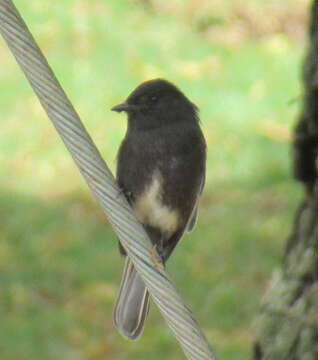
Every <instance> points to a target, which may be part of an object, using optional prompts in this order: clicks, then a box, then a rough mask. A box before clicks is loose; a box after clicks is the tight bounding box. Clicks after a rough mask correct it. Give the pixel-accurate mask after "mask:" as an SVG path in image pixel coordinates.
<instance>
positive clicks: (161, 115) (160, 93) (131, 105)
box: [112, 79, 198, 128]
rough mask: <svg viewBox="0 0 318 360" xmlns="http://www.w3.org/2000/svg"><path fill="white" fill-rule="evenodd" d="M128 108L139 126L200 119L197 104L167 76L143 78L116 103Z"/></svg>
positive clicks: (130, 119) (118, 107)
mask: <svg viewBox="0 0 318 360" xmlns="http://www.w3.org/2000/svg"><path fill="white" fill-rule="evenodd" d="M112 110H113V111H117V112H121V111H124V112H126V113H127V114H128V121H129V122H130V123H133V124H134V126H137V127H138V128H140V127H141V128H154V127H159V126H164V125H168V124H171V123H173V122H176V121H186V120H187V119H188V118H189V121H197V111H198V109H197V107H196V106H195V105H194V104H193V103H192V102H191V101H189V100H188V99H187V98H186V96H185V95H184V94H183V93H182V92H181V91H180V90H179V89H178V88H177V87H176V86H175V85H173V84H172V83H170V82H168V81H166V80H163V79H154V80H149V81H145V82H143V83H142V84H141V85H139V86H138V87H137V88H136V89H135V90H134V91H133V92H132V93H131V94H130V95H129V97H128V98H127V100H126V101H125V102H124V103H122V104H119V105H117V106H114V107H113V108H112Z"/></svg>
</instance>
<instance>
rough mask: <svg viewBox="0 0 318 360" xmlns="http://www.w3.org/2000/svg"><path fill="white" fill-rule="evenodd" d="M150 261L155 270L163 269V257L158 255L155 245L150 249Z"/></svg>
mask: <svg viewBox="0 0 318 360" xmlns="http://www.w3.org/2000/svg"><path fill="white" fill-rule="evenodd" d="M151 260H152V261H153V263H154V264H155V267H156V268H157V269H160V270H163V269H164V268H165V266H164V263H163V257H162V255H161V254H160V252H159V249H158V247H157V245H154V246H153V247H152V249H151Z"/></svg>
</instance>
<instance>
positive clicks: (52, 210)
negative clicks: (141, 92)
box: [0, 0, 308, 360]
mask: <svg viewBox="0 0 318 360" xmlns="http://www.w3.org/2000/svg"><path fill="white" fill-rule="evenodd" d="M292 4H293V6H291V5H292ZM16 5H17V7H18V8H19V9H20V10H21V12H22V13H23V15H24V17H25V19H26V21H27V23H28V24H29V26H30V29H31V31H32V32H33V34H34V36H35V38H36V39H37V40H38V41H39V43H40V46H41V48H42V49H43V50H44V52H45V54H46V56H47V57H48V59H49V62H50V64H51V65H52V67H53V69H54V71H55V72H56V74H57V76H58V78H59V79H60V81H61V83H62V85H63V86H64V87H65V90H66V92H67V93H68V94H69V96H70V98H71V99H72V101H73V103H74V105H75V107H76V108H77V110H78V111H79V113H80V115H81V117H82V119H83V121H84V123H85V125H86V126H87V128H88V130H89V132H90V133H91V135H92V137H93V139H94V140H95V141H96V143H97V145H98V147H99V148H100V150H101V152H102V154H103V156H104V157H105V159H106V161H107V162H108V164H109V166H110V167H111V169H112V170H114V169H115V160H116V152H117V149H118V146H119V144H120V141H121V139H122V137H123V136H124V133H125V126H126V121H125V120H124V118H123V117H119V116H118V115H116V114H113V113H112V112H111V111H109V109H110V108H111V106H112V105H114V104H117V103H118V102H120V101H122V100H123V99H124V98H125V97H126V96H127V95H128V93H129V92H130V91H131V90H132V89H133V88H134V87H135V86H136V85H138V84H139V83H140V82H141V81H144V80H146V79H149V78H153V77H164V78H167V79H169V80H170V81H172V82H175V83H176V84H178V85H179V86H180V87H181V88H182V89H183V91H184V92H185V93H186V94H187V95H188V96H189V97H190V98H191V99H192V100H193V101H194V102H195V103H196V104H197V105H198V106H199V108H200V109H201V122H202V127H203V130H204V133H205V136H206V138H207V142H208V147H209V152H208V174H207V184H206V189H205V192H204V195H203V197H202V201H201V206H200V219H199V222H198V225H197V227H196V229H195V231H194V232H193V233H191V234H190V235H188V236H187V237H186V238H185V239H184V241H183V242H182V244H180V246H179V247H178V250H177V251H176V253H175V254H174V256H173V258H172V259H171V261H170V265H169V270H170V272H171V274H172V276H173V278H174V279H175V281H176V283H177V285H178V288H179V289H180V290H181V292H182V294H183V295H184V297H185V299H186V300H187V301H188V303H189V304H191V307H192V309H193V312H194V314H195V316H196V317H197V319H198V321H199V322H200V324H201V325H202V327H203V329H204V331H205V332H206V334H207V336H208V339H209V340H210V342H211V344H212V345H213V346H214V347H215V348H216V350H217V353H218V354H219V355H220V358H221V359H223V360H224V359H225V360H232V359H233V360H234V359H235V360H240V359H246V358H247V356H248V353H249V351H250V350H249V348H250V343H251V339H252V335H253V332H254V330H253V325H252V320H253V317H254V316H255V314H256V312H257V309H258V306H259V303H260V300H261V296H262V295H263V294H264V291H265V289H266V286H267V285H268V281H269V279H270V275H271V272H272V271H273V270H274V269H275V268H277V267H278V266H279V264H280V260H281V254H282V249H283V245H284V242H285V240H286V237H287V236H288V234H289V232H290V228H291V224H292V219H293V214H294V212H295V209H296V206H297V203H298V202H299V199H300V197H301V189H300V188H299V186H298V185H297V184H296V183H295V182H294V180H293V179H292V178H291V170H290V162H291V161H290V160H291V153H290V139H291V133H292V128H293V124H294V122H295V119H296V115H297V113H298V112H299V108H300V104H301V102H300V98H301V87H300V81H299V78H300V64H301V59H302V53H303V51H304V45H303V44H304V40H305V35H304V33H305V27H306V17H305V9H306V7H307V5H308V1H306V0H297V1H293V2H291V0H286V1H280V2H277V1H276V2H274V1H268V2H266V3H265V2H261V1H257V0H249V1H245V2H242V1H238V0H231V1H230V0H228V1H227V2H224V1H221V0H214V1H213V2H207V1H204V0H192V1H190V0H188V1H185V0H184V1H177V0H174V1H171V2H169V3H167V4H166V5H162V3H161V2H159V1H128V0H122V1H116V0H112V1H108V2H103V1H100V0H93V1H91V2H89V3H88V2H85V1H83V0H68V1H63V2H46V3H43V2H41V1H39V0H36V1H35V0H34V1H32V2H27V1H26V0H17V1H16ZM268 13H270V14H271V17H270V19H269V18H268V17H267V16H266V15H267V14H268ZM0 52H1V54H2V57H1V64H2V66H1V67H0V106H1V114H2V122H1V124H2V128H1V132H0V144H1V152H0V166H1V169H2V171H1V172H0V184H1V188H0V218H1V225H2V226H1V228H0V293H1V295H0V318H1V326H0V356H1V359H3V360H23V359H35V360H36V359H47V360H49V359H56V358H62V359H74V358H75V359H89V360H99V359H114V360H116V359H118V360H124V359H131V360H133V359H139V360H157V359H162V358H167V359H177V358H183V357H182V354H181V351H180V350H179V348H178V346H177V344H176V342H175V340H174V339H173V338H172V336H171V333H170V332H169V330H168V329H167V328H166V325H165V324H164V322H163V320H162V319H161V317H160V314H159V313H158V312H157V310H156V309H155V307H154V306H153V307H152V309H151V314H150V317H149V321H148V322H147V326H146V330H145V332H144V334H143V336H142V338H141V339H140V340H139V341H138V342H134V343H130V342H127V341H126V340H124V339H122V338H121V337H120V336H119V335H118V334H117V333H116V331H115V330H114V328H113V326H112V319H111V313H112V307H113V304H114V300H115V296H116V291H117V288H118V284H119V280H120V272H121V267H122V264H121V260H120V259H119V255H118V254H117V243H116V237H115V235H114V234H113V232H112V230H111V228H110V226H109V225H108V224H107V222H106V220H105V219H104V217H103V215H102V213H101V211H100V209H99V208H98V206H97V205H96V203H95V202H94V200H93V199H92V198H91V196H90V194H89V191H88V189H87V188H86V185H85V184H84V182H83V180H82V179H81V177H80V176H79V173H78V171H77V169H76V168H75V166H74V164H73V163H72V160H71V159H70V156H69V154H68V153H67V152H66V150H65V148H64V146H63V144H62V143H61V141H60V140H59V139H58V137H57V134H56V133H55V130H54V129H53V127H52V126H51V124H50V123H49V121H48V120H47V118H46V116H45V114H44V113H43V110H42V109H41V107H40V105H39V103H38V100H37V99H36V98H35V95H34V94H33V92H32V91H31V89H30V88H29V86H28V85H27V83H26V81H25V79H24V78H23V75H22V73H21V72H20V70H19V69H18V67H17V65H16V63H15V61H14V59H13V57H12V56H11V54H10V53H9V51H8V50H7V48H6V46H5V44H4V43H3V42H1V43H0ZM294 99H296V100H295V101H292V100H294Z"/></svg>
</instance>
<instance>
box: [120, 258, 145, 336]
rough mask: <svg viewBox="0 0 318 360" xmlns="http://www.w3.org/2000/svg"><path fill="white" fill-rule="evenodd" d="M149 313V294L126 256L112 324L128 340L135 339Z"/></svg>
mask: <svg viewBox="0 0 318 360" xmlns="http://www.w3.org/2000/svg"><path fill="white" fill-rule="evenodd" d="M148 311H149V293H148V291H147V289H146V287H145V285H144V283H143V281H142V279H141V277H140V276H139V275H138V273H137V271H136V270H135V268H134V265H133V264H132V262H131V260H130V259H129V257H128V256H126V262H125V267H124V272H123V276H122V280H121V284H120V290H119V293H118V297H117V301H116V305H115V310H114V324H115V326H116V327H117V329H118V331H119V332H120V333H121V334H122V335H123V336H125V337H127V338H129V339H132V340H134V339H137V338H138V337H139V336H140V334H141V333H142V330H143V327H144V323H145V319H146V317H147V314H148Z"/></svg>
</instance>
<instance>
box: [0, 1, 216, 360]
mask: <svg viewBox="0 0 318 360" xmlns="http://www.w3.org/2000/svg"><path fill="white" fill-rule="evenodd" d="M0 32H1V34H2V36H3V37H4V39H5V40H6V42H7V44H8V46H9V48H10V49H11V51H12V53H13V55H14V56H15V58H16V60H17V62H18V63H19V65H20V67H21V69H22V70H23V72H24V74H25V76H26V77H27V79H28V80H29V82H30V84H31V86H32V88H33V90H34V91H35V93H36V94H37V96H38V98H39V100H40V102H41V104H42V106H43V107H44V109H45V111H46V112H47V114H48V116H49V118H50V119H51V121H52V122H53V125H54V126H55V128H56V130H57V132H58V133H59V135H60V136H61V138H62V140H63V142H64V144H65V145H66V147H67V149H68V150H69V152H70V153H71V155H72V157H73V159H74V161H75V163H76V164H77V166H78V167H79V169H80V171H81V173H82V175H83V177H84V178H85V180H86V182H87V184H88V186H89V187H90V189H91V191H92V193H93V195H94V197H95V198H96V200H97V201H98V203H99V204H100V205H101V207H102V209H103V211H104V213H105V214H106V216H107V218H108V220H109V221H110V223H111V224H112V226H113V228H114V230H115V231H116V233H117V235H118V237H119V238H120V241H121V243H122V244H123V246H124V247H125V249H126V250H127V254H128V256H129V257H130V258H131V260H132V262H133V264H134V265H135V267H136V269H137V271H138V273H139V274H140V275H141V277H142V279H143V280H144V282H145V284H146V286H147V288H148V289H149V292H150V294H151V295H152V298H153V300H154V301H155V303H156V304H157V306H158V307H159V309H160V311H161V313H162V315H163V317H164V318H165V320H166V322H167V323H168V325H169V327H170V329H171V330H172V331H173V333H174V335H175V336H176V338H177V339H178V341H179V342H180V344H181V346H182V348H183V351H184V353H185V355H186V356H187V358H188V359H190V360H199V359H200V360H202V359H207V360H208V359H209V360H215V359H216V357H215V355H214V354H213V351H212V349H211V348H210V346H209V344H208V342H207V340H206V338H205V336H204V335H203V333H202V331H201V330H200V328H199V326H198V324H197V322H196V321H195V319H194V318H193V317H192V313H191V311H190V310H189V308H188V307H187V306H186V305H185V304H184V303H183V301H182V299H181V297H180V295H179V293H178V292H177V290H176V289H175V287H174V285H173V283H172V281H171V280H170V277H169V276H168V274H167V272H166V271H165V270H164V269H160V268H158V267H156V266H155V264H154V262H153V260H152V257H151V249H152V245H151V242H150V240H149V239H148V237H147V235H146V233H145V231H144V229H143V227H142V226H141V225H140V223H138V222H137V221H136V219H135V217H134V215H133V213H132V210H131V208H130V206H129V204H128V203H127V201H126V199H125V197H124V196H123V194H122V193H121V191H120V189H119V188H118V186H117V184H116V182H115V179H114V177H113V175H112V173H111V172H110V170H109V169H108V167H107V165H106V164H105V162H104V160H103V159H102V157H101V155H100V153H99V151H98V150H97V148H96V146H95V145H94V143H93V141H92V139H91V138H90V136H89V134H88V133H87V131H86V130H85V128H84V126H83V124H82V122H81V120H80V118H79V116H78V114H77V113H76V111H75V109H74V108H73V106H72V104H71V103H70V101H69V100H68V98H67V96H66V94H65V93H64V91H63V89H62V88H61V86H60V84H59V82H58V81H57V79H56V77H55V75H54V73H53V71H52V70H51V68H50V67H49V65H48V63H47V61H46V59H45V57H44V56H43V54H42V52H41V50H40V48H39V47H38V45H37V44H36V43H35V41H34V39H33V37H32V35H31V33H30V32H29V30H28V28H27V26H26V24H25V23H24V21H23V19H22V18H21V16H20V14H19V13H18V11H17V9H16V8H15V6H14V4H13V3H12V1H11V0H0Z"/></svg>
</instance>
